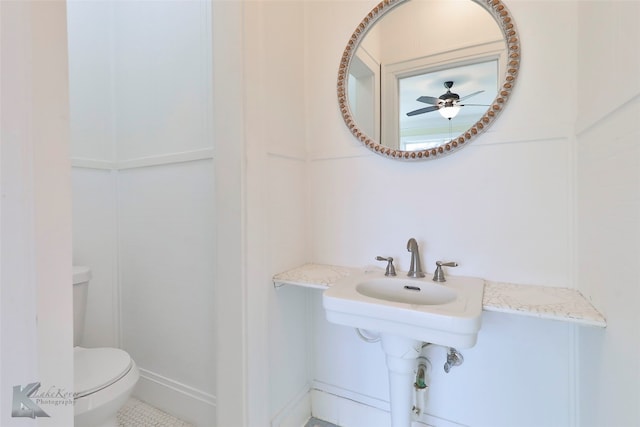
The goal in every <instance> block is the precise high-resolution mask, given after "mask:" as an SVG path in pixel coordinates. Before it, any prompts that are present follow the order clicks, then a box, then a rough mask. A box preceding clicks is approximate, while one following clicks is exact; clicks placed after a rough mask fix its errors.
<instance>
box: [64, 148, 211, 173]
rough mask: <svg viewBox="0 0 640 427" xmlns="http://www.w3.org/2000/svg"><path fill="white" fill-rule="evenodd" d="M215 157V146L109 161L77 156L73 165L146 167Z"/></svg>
mask: <svg viewBox="0 0 640 427" xmlns="http://www.w3.org/2000/svg"><path fill="white" fill-rule="evenodd" d="M213 158H214V150H213V148H203V149H200V150H192V151H183V152H178V153H167V154H160V155H158V156H149V157H139V158H135V159H128V160H120V161H108V160H99V159H85V158H79V157H75V158H72V159H71V166H72V167H74V168H83V169H99V170H125V169H137V168H146V167H151V166H161V165H169V164H175V163H185V162H195V161H198V160H212V159H213Z"/></svg>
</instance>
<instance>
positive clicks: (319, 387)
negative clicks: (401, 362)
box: [310, 381, 465, 427]
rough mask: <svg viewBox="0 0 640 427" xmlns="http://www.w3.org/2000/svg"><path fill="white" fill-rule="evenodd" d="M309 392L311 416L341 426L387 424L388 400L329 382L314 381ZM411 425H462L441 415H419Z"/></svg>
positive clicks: (383, 426) (429, 426) (413, 426)
mask: <svg viewBox="0 0 640 427" xmlns="http://www.w3.org/2000/svg"><path fill="white" fill-rule="evenodd" d="M310 395H311V408H312V411H311V412H312V416H314V417H316V418H318V419H321V420H326V421H329V422H332V423H337V424H338V425H341V426H344V427H359V426H361V425H366V426H367V427H387V426H388V425H389V422H390V419H391V418H390V414H389V402H387V401H384V400H381V399H377V398H373V397H371V396H366V395H363V394H359V393H356V392H353V391H350V390H345V389H342V388H340V387H336V386H332V385H330V384H326V383H322V382H319V381H314V383H313V386H312V389H311V391H310ZM411 426H412V427H465V425H464V424H459V423H456V422H455V421H450V420H447V419H444V418H440V417H436V416H433V415H429V414H422V415H421V416H420V419H419V420H415V418H414V421H412V423H411Z"/></svg>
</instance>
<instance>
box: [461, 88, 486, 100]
mask: <svg viewBox="0 0 640 427" xmlns="http://www.w3.org/2000/svg"><path fill="white" fill-rule="evenodd" d="M482 92H484V90H479V91H477V92H473V93H470V94H469V95H465V96H463V97H462V98H460V99H458V101H462V100H463V99H468V98H471V97H472V96H476V95H477V94H479V93H482Z"/></svg>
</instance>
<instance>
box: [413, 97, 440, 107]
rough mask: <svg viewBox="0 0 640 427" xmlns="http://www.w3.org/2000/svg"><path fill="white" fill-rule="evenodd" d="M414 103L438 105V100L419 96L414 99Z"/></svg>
mask: <svg viewBox="0 0 640 427" xmlns="http://www.w3.org/2000/svg"><path fill="white" fill-rule="evenodd" d="M416 101H419V102H424V103H425V104H431V105H438V103H439V102H440V100H439V99H438V98H434V97H433V96H421V97H420V98H418V99H416Z"/></svg>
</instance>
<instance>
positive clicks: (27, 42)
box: [0, 2, 73, 427]
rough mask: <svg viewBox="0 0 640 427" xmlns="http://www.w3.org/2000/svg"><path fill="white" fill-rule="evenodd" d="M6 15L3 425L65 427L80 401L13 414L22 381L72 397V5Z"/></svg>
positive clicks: (0, 309) (0, 334)
mask: <svg viewBox="0 0 640 427" xmlns="http://www.w3.org/2000/svg"><path fill="white" fill-rule="evenodd" d="M0 19H1V24H0V28H1V29H2V32H1V36H0V40H1V41H2V48H1V49H0V51H1V52H2V60H1V63H2V71H1V75H2V82H1V84H2V86H1V90H0V92H1V93H2V101H1V102H2V105H1V108H0V110H1V111H2V115H1V116H0V121H1V125H0V128H1V129H2V137H1V138H2V143H1V144H0V147H1V150H0V157H1V159H2V164H1V170H2V179H1V180H0V182H1V186H2V189H1V191H2V197H1V199H0V207H1V210H0V217H1V220H2V221H1V225H0V227H1V233H0V234H1V236H2V246H1V249H0V251H1V258H2V267H1V281H2V286H1V287H0V301H1V304H0V325H1V326H2V328H1V329H0V338H1V340H0V342H1V344H0V348H1V352H0V362H1V365H0V402H1V404H0V424H2V425H3V426H26V425H29V426H32V425H39V426H59V427H66V426H69V425H72V424H73V399H71V400H70V401H69V400H66V401H65V400H57V399H52V400H56V401H57V403H58V404H55V405H54V404H50V403H47V402H45V403H40V405H39V406H40V407H41V409H43V410H44V411H45V412H46V413H47V414H48V415H49V417H47V418H38V420H37V421H35V420H31V419H30V418H13V417H12V414H11V408H12V404H13V403H14V402H12V401H13V394H12V391H13V387H15V386H19V387H25V386H26V385H27V384H29V383H34V382H39V383H40V384H41V386H40V389H39V390H38V392H40V393H42V392H44V391H47V390H51V389H53V390H60V391H61V393H73V352H72V340H73V335H72V305H71V286H70V278H71V220H70V218H71V191H70V188H69V180H70V177H69V169H70V168H69V145H68V139H69V116H68V113H69V98H68V85H67V49H66V33H65V20H66V16H65V4H64V3H63V2H2V4H1V5H0ZM15 403H17V402H15ZM36 404H38V403H36Z"/></svg>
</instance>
